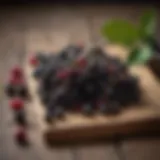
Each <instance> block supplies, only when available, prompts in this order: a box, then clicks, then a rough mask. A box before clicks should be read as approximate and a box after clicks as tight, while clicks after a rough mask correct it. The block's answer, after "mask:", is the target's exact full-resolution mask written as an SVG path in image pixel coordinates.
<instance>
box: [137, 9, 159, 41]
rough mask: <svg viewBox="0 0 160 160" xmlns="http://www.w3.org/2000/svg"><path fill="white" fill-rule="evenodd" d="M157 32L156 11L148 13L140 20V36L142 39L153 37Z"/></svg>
mask: <svg viewBox="0 0 160 160" xmlns="http://www.w3.org/2000/svg"><path fill="white" fill-rule="evenodd" d="M155 30H156V11H155V10H154V9H152V10H149V11H146V12H145V13H144V15H142V17H141V19H140V26H139V35H140V37H141V38H142V39H146V38H149V37H153V36H154V34H155Z"/></svg>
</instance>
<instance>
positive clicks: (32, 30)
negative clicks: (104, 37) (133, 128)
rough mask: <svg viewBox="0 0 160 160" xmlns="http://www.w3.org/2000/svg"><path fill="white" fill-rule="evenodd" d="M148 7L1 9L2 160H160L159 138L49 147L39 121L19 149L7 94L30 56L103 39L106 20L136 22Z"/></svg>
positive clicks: (0, 151) (0, 113)
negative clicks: (17, 68)
mask: <svg viewBox="0 0 160 160" xmlns="http://www.w3.org/2000/svg"><path fill="white" fill-rule="evenodd" d="M144 8H145V7H137V6H125V7H124V6H97V7H95V6H94V7H91V6H90V7H85V6H72V7H70V6H43V7H42V6H41V7H25V8H24V7H20V8H7V9H1V10H0V85H1V90H0V160H51V159H55V160H160V138H158V137H150V138H148V137H147V138H146V137H134V138H129V139H128V138H127V139H125V137H124V138H123V139H119V140H113V141H107V140H106V141H104V143H101V144H96V143H95V144H92V145H74V146H73V145H72V146H69V145H68V146H64V147H61V148H56V147H54V148H52V149H47V148H46V147H45V146H44V145H43V144H42V143H41V141H40V140H38V138H37V137H36V133H37V132H38V126H37V125H36V120H35V121H34V120H33V123H32V124H31V126H30V127H29V133H30V134H31V135H32V136H31V140H32V141H31V143H32V144H31V146H30V147H29V148H26V149H24V148H20V147H18V146H17V145H15V143H14V140H13V134H14V130H15V124H14V122H13V117H12V112H11V111H10V109H9V106H8V101H7V99H6V97H5V95H4V93H3V84H4V83H5V81H6V78H7V72H8V70H9V68H10V67H11V66H12V65H14V64H17V63H19V64H23V59H24V57H25V54H26V52H34V51H36V50H44V51H45V50H48V51H53V50H54V49H55V48H56V47H57V46H58V47H62V46H63V45H65V44H67V43H69V42H74V41H77V42H84V43H85V44H90V42H91V41H92V40H93V39H94V40H95V41H99V40H101V37H100V33H99V27H100V26H101V24H102V23H103V22H104V20H107V19H109V18H113V17H119V18H125V19H129V20H133V21H134V22H137V21H138V17H139V15H140V13H141V11H143V9H144ZM159 37H160V36H159ZM35 44H36V45H35ZM52 44H53V45H52ZM33 116H34V115H33Z"/></svg>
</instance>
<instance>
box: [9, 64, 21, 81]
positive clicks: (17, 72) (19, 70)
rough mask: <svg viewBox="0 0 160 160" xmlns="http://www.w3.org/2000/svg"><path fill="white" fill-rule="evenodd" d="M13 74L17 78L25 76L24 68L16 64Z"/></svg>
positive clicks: (12, 70)
mask: <svg viewBox="0 0 160 160" xmlns="http://www.w3.org/2000/svg"><path fill="white" fill-rule="evenodd" d="M11 76H12V77H16V78H21V77H22V76H23V71H22V68H21V67H19V66H15V67H13V68H12V69H11Z"/></svg>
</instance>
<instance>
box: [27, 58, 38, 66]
mask: <svg viewBox="0 0 160 160" xmlns="http://www.w3.org/2000/svg"><path fill="white" fill-rule="evenodd" d="M29 63H30V65H32V66H37V65H38V63H39V61H38V59H37V57H36V56H31V57H30V59H29Z"/></svg>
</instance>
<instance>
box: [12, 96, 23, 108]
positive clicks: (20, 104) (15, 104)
mask: <svg viewBox="0 0 160 160" xmlns="http://www.w3.org/2000/svg"><path fill="white" fill-rule="evenodd" d="M10 106H11V108H12V109H13V110H15V111H18V110H20V109H22V108H23V107H24V103H23V101H22V100H21V99H20V98H15V99H13V100H11V101H10Z"/></svg>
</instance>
